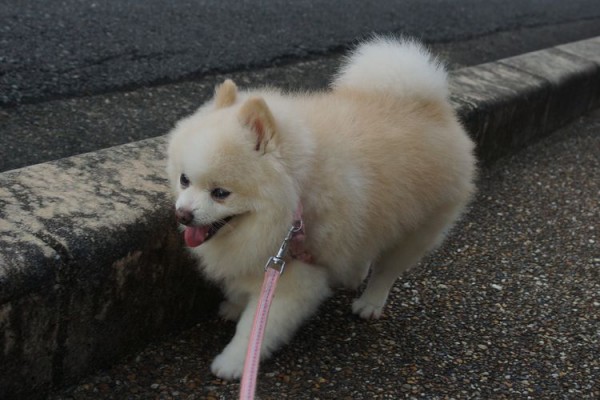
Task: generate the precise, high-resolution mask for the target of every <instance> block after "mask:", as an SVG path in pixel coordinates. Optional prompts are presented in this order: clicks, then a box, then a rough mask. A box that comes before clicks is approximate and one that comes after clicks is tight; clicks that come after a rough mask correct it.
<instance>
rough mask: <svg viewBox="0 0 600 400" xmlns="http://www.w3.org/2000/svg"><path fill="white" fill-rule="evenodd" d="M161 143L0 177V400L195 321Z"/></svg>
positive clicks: (36, 390)
mask: <svg viewBox="0 0 600 400" xmlns="http://www.w3.org/2000/svg"><path fill="white" fill-rule="evenodd" d="M164 144H165V139H164V138H161V139H157V140H152V141H146V142H137V143H134V144H130V145H124V146H121V147H118V148H112V149H108V150H105V151H100V152H97V153H90V154H86V155H82V156H76V157H72V158H68V159H63V160H60V161H56V162H52V163H46V164H39V165H36V166H32V167H28V168H24V169H20V170H14V171H11V172H8V173H4V174H2V175H0V187H1V188H2V189H1V190H0V250H1V251H0V257H1V258H0V260H1V261H2V263H1V264H0V295H1V298H0V330H1V333H2V334H0V348H2V349H3V350H4V351H3V352H1V353H0V398H3V399H8V398H31V397H32V396H34V395H39V394H40V393H43V392H44V391H46V390H47V389H48V388H49V387H50V386H51V385H53V384H58V383H62V382H64V381H68V379H69V378H72V377H75V376H79V375H80V374H81V373H83V372H85V371H86V370H88V369H89V368H90V367H92V366H94V367H98V366H102V365H107V364H108V363H110V362H112V361H113V360H114V359H115V358H117V357H119V356H121V355H123V354H126V353H128V352H129V351H131V350H132V349H133V348H136V347H138V346H140V345H141V344H143V343H145V342H147V340H149V339H151V338H153V337H156V336H157V335H160V334H161V333H164V332H166V331H171V330H172V329H181V328H183V327H186V326H190V324H191V323H193V322H196V321H197V319H198V316H199V315H202V314H203V313H206V312H207V310H209V309H210V308H211V307H212V306H213V302H214V299H216V295H215V291H214V290H212V289H209V288H207V287H206V286H205V284H204V283H203V282H202V281H201V280H200V277H199V276H198V274H197V273H196V272H195V270H194V268H193V266H192V263H191V260H190V259H189V257H188V255H187V254H186V253H185V252H184V251H183V244H182V242H181V239H180V237H179V236H180V235H178V233H177V229H176V224H175V222H174V219H173V217H172V212H171V208H172V207H171V204H170V199H169V198H168V196H166V192H165V188H166V186H167V185H166V182H165V180H164V171H163V170H164V163H163V162H162V159H163V157H162V154H163V148H164Z"/></svg>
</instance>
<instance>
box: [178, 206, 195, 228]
mask: <svg viewBox="0 0 600 400" xmlns="http://www.w3.org/2000/svg"><path fill="white" fill-rule="evenodd" d="M175 217H176V218H177V222H179V223H180V224H183V225H189V224H190V223H191V222H192V221H193V219H194V214H192V212H191V211H190V210H186V209H183V208H178V209H177V210H175Z"/></svg>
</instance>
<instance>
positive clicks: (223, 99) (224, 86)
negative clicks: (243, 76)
mask: <svg viewBox="0 0 600 400" xmlns="http://www.w3.org/2000/svg"><path fill="white" fill-rule="evenodd" d="M236 96H237V86H235V83H233V81H232V80H231V79H227V80H225V82H223V83H221V84H220V85H218V86H217V87H216V88H215V107H217V108H224V107H229V106H230V105H232V104H233V103H235V98H236Z"/></svg>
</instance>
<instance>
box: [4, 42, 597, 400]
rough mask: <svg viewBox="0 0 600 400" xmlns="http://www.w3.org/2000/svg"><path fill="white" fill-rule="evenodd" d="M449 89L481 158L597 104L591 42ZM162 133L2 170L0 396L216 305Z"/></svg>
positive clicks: (110, 355)
mask: <svg viewBox="0 0 600 400" xmlns="http://www.w3.org/2000/svg"><path fill="white" fill-rule="evenodd" d="M450 86H451V92H452V96H451V100H452V102H453V103H454V105H455V107H456V109H457V112H458V114H459V115H460V117H461V118H462V120H463V121H464V124H465V126H466V127H467V128H468V130H469V132H470V133H471V134H472V136H473V137H474V138H475V140H476V141H477V144H478V153H479V156H480V159H481V160H482V162H483V163H488V162H491V161H493V160H494V159H496V158H498V157H501V156H502V155H504V154H507V153H510V152H512V151H515V150H516V149H518V148H521V147H523V146H525V145H527V144H528V143H530V142H531V141H532V140H535V139H537V138H539V137H542V136H543V135H545V134H548V133H549V132H551V131H553V130H554V129H556V128H557V127H558V126H560V125H563V124H565V123H567V122H568V121H570V120H572V119H573V118H575V117H577V116H579V115H581V114H583V113H585V112H586V111H588V110H590V109H593V108H595V107H598V106H599V105H600V38H594V39H589V40H584V41H580V42H575V43H571V44H567V45H563V46H557V47H555V48H550V49H546V50H542V51H537V52H533V53H528V54H525V55H522V56H518V57H512V58H508V59H504V60H500V61H497V62H493V63H488V64H483V65H479V66H475V67H469V68H464V69H461V70H458V71H455V72H453V73H451V80H450ZM165 143H166V138H164V137H161V138H157V139H149V140H145V141H141V142H136V143H131V144H127V145H123V146H118V147H114V148H110V149H106V150H102V151H98V152H95V153H89V154H84V155H79V156H75V157H70V158H66V159H62V160H58V161H55V162H50V163H45V164H39V165H35V166H31V167H27V168H23V169H19V170H14V171H9V172H6V173H2V174H0V346H1V348H2V349H3V352H2V353H0V398H5V399H9V398H33V397H43V395H44V394H45V393H46V392H47V391H48V389H49V388H50V387H52V386H57V385H61V384H63V383H64V382H68V381H69V380H73V379H75V378H77V377H79V376H82V375H83V374H85V373H86V372H89V371H90V370H92V369H95V368H99V367H102V366H106V365H109V364H110V363H111V362H113V361H114V360H115V359H117V358H118V357H120V356H122V355H123V354H125V353H127V352H129V351H131V350H132V348H135V347H139V346H141V345H142V344H143V343H145V342H147V341H148V340H149V339H151V338H152V337H156V335H158V334H160V333H163V332H167V331H169V330H172V329H176V328H179V329H181V328H184V327H186V326H190V325H191V324H193V323H196V322H198V321H199V320H200V318H201V317H202V315H205V314H206V313H208V312H209V311H211V310H214V308H215V305H216V302H217V301H218V299H219V296H218V293H217V291H215V290H214V289H213V288H210V287H209V286H207V285H206V284H205V283H204V282H203V281H202V280H201V278H200V277H199V276H198V274H197V273H196V272H195V271H194V268H193V265H192V263H191V260H190V259H189V257H188V256H187V255H186V253H185V251H183V244H182V242H181V238H180V235H179V234H178V233H177V230H176V227H175V223H174V221H173V218H172V215H171V208H172V206H171V204H170V199H169V195H168V193H167V191H168V186H167V183H166V181H165V178H164V175H165V174H164V159H163V157H164V147H165ZM49 183H51V184H49Z"/></svg>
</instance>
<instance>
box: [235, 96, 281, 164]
mask: <svg viewBox="0 0 600 400" xmlns="http://www.w3.org/2000/svg"><path fill="white" fill-rule="evenodd" d="M239 117H240V121H241V123H242V125H244V126H246V127H248V128H250V130H251V131H252V132H253V133H254V135H255V137H256V145H255V146H254V150H256V151H260V152H262V153H263V154H264V153H266V152H267V146H268V145H269V142H272V140H273V139H274V138H275V133H276V126H275V119H274V118H273V114H271V110H269V106H267V103H265V101H264V100H263V99H262V98H260V97H252V98H250V99H248V100H247V101H246V102H245V103H244V104H243V105H242V108H240V114H239Z"/></svg>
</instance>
